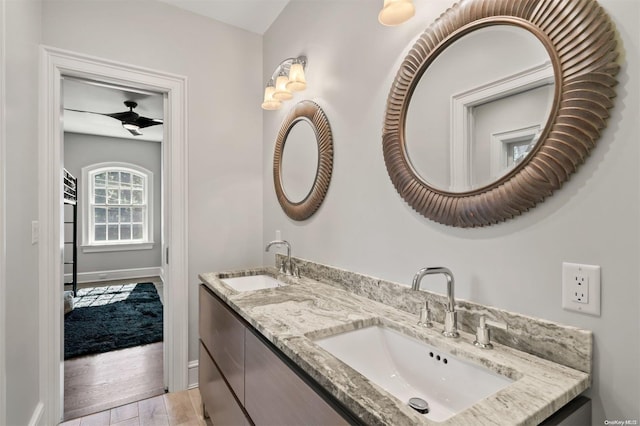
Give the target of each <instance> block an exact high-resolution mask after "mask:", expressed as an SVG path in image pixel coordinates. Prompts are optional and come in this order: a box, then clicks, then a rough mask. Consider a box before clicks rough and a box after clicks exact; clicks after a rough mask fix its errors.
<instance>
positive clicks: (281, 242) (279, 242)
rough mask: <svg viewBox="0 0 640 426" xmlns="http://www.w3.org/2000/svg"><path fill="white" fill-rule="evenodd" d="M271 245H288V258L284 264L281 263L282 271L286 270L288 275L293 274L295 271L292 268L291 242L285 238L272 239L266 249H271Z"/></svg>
mask: <svg viewBox="0 0 640 426" xmlns="http://www.w3.org/2000/svg"><path fill="white" fill-rule="evenodd" d="M271 246H286V247H287V260H285V261H284V262H282V265H280V272H284V273H285V274H286V275H292V273H293V271H292V268H291V244H289V242H288V241H285V240H275V241H271V242H270V243H269V244H267V247H265V249H264V251H269V249H270V248H271Z"/></svg>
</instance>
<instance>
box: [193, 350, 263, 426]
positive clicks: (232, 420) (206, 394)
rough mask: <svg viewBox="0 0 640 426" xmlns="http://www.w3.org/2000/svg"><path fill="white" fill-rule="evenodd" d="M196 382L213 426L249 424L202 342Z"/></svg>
mask: <svg viewBox="0 0 640 426" xmlns="http://www.w3.org/2000/svg"><path fill="white" fill-rule="evenodd" d="M198 382H199V384H198V387H199V388H200V395H202V404H203V405H204V408H205V410H206V411H207V414H209V417H210V418H211V421H212V422H213V424H214V425H216V426H225V425H232V426H240V425H250V424H251V423H250V422H249V421H248V420H247V418H246V416H245V414H244V411H242V408H240V405H239V404H238V401H236V399H235V398H234V396H233V393H232V392H231V390H230V389H229V387H228V386H227V384H226V383H225V381H224V379H223V378H222V375H221V374H220V372H219V371H218V368H217V367H216V366H215V364H214V362H213V360H212V359H211V357H210V356H209V354H208V353H207V351H206V349H205V348H204V346H203V345H202V342H200V360H199V363H198Z"/></svg>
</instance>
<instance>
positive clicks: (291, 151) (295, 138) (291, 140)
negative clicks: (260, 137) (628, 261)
mask: <svg viewBox="0 0 640 426" xmlns="http://www.w3.org/2000/svg"><path fill="white" fill-rule="evenodd" d="M317 171H318V142H317V140H316V133H315V131H314V130H313V127H312V124H311V122H310V121H309V120H308V119H306V118H300V119H298V120H296V121H295V122H294V123H292V124H291V128H290V130H289V133H288V134H287V137H286V141H285V143H284V147H283V152H282V167H281V170H280V173H281V174H282V188H283V190H284V194H285V196H286V197H287V199H288V200H289V201H291V202H292V203H300V202H302V201H303V200H304V199H305V198H307V196H308V195H309V194H310V193H311V189H313V182H315V180H316V173H317Z"/></svg>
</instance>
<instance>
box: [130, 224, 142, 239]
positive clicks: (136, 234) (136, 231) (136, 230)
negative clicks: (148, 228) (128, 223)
mask: <svg viewBox="0 0 640 426" xmlns="http://www.w3.org/2000/svg"><path fill="white" fill-rule="evenodd" d="M132 231H133V239H134V240H141V239H142V225H132Z"/></svg>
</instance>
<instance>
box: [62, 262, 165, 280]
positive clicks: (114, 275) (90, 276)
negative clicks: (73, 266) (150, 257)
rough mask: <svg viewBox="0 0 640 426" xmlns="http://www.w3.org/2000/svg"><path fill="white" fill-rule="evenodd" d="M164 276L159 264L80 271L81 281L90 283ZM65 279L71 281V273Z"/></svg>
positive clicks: (79, 278)
mask: <svg viewBox="0 0 640 426" xmlns="http://www.w3.org/2000/svg"><path fill="white" fill-rule="evenodd" d="M155 276H162V268H161V267H159V266H156V267H151V268H135V269H115V270H111V271H96V272H79V273H78V282H79V283H90V282H96V281H111V280H129V279H133V278H143V277H155ZM64 278H65V281H69V279H70V278H71V274H64Z"/></svg>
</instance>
